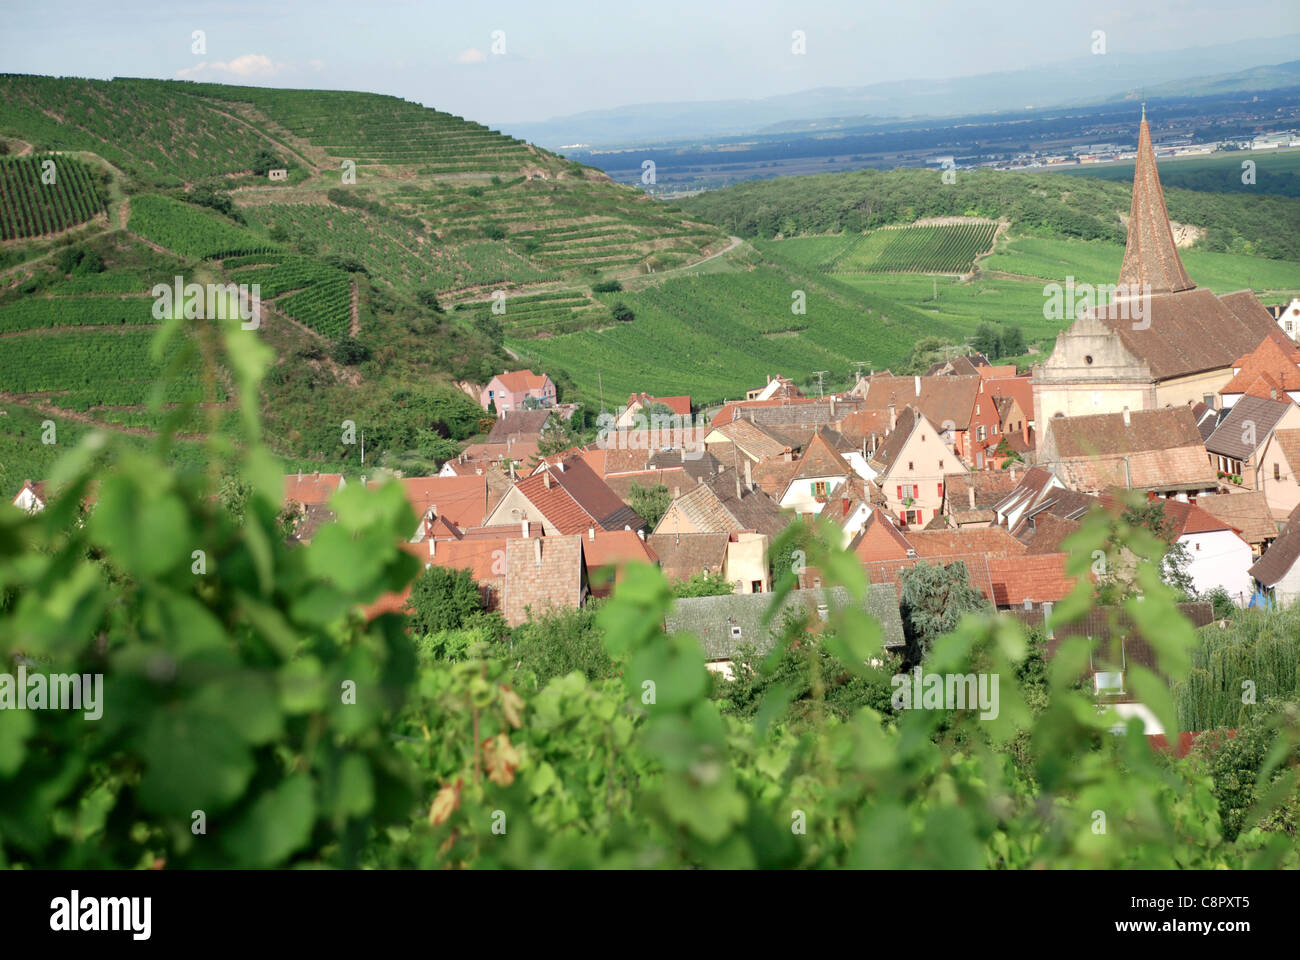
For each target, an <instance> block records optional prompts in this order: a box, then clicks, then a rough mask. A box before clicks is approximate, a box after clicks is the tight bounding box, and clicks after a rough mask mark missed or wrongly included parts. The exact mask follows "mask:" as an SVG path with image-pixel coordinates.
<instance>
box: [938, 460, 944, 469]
mask: <svg viewBox="0 0 1300 960" xmlns="http://www.w3.org/2000/svg"><path fill="white" fill-rule="evenodd" d="M939 469H940V470H942V469H943V461H942V460H940V461H939Z"/></svg>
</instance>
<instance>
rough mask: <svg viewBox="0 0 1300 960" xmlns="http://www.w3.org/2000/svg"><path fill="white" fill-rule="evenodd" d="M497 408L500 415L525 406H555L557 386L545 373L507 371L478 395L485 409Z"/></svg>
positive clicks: (498, 375)
mask: <svg viewBox="0 0 1300 960" xmlns="http://www.w3.org/2000/svg"><path fill="white" fill-rule="evenodd" d="M492 404H495V405H496V412H497V416H501V414H503V413H505V412H506V411H508V410H521V409H524V408H525V407H553V406H555V384H554V383H553V382H552V381H551V378H550V377H548V376H547V375H546V374H544V373H542V374H537V373H533V371H531V370H506V371H503V372H501V373H499V374H497V375H496V376H495V377H493V378H492V379H491V380H489V381H488V384H487V386H485V387H484V388H483V392H482V393H481V394H479V406H481V407H482V408H483V409H484V410H487V409H489V408H490V407H491V405H492Z"/></svg>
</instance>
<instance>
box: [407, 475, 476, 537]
mask: <svg viewBox="0 0 1300 960" xmlns="http://www.w3.org/2000/svg"><path fill="white" fill-rule="evenodd" d="M397 482H398V483H400V484H401V485H402V492H403V493H404V494H405V495H406V502H407V503H409V504H410V505H411V510H412V512H414V513H415V516H416V519H417V520H418V521H420V523H419V525H417V528H416V530H415V532H414V533H413V534H412V536H411V540H412V541H415V542H418V541H419V540H421V539H423V538H424V532H423V531H424V529H425V528H424V524H425V522H426V521H430V522H431V521H433V520H435V519H438V518H442V519H445V520H446V521H448V522H450V523H452V524H455V526H456V527H458V528H460V529H464V528H466V527H477V526H480V525H481V524H482V523H483V521H484V518H485V517H486V516H487V512H488V509H489V507H490V506H491V505H490V504H489V502H488V492H489V491H488V484H487V478H486V477H484V476H481V475H474V476H466V477H442V476H438V477H402V478H400V479H399V480H398V481H397Z"/></svg>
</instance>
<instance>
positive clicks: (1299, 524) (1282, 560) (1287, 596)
mask: <svg viewBox="0 0 1300 960" xmlns="http://www.w3.org/2000/svg"><path fill="white" fill-rule="evenodd" d="M1250 575H1251V577H1253V578H1254V579H1255V581H1256V582H1257V583H1258V584H1259V585H1260V586H1262V587H1264V588H1265V589H1267V590H1268V591H1269V592H1271V593H1272V595H1273V599H1274V601H1275V602H1277V603H1278V604H1279V605H1281V606H1287V605H1289V604H1291V603H1293V602H1294V601H1295V599H1296V598H1297V597H1300V520H1297V519H1296V514H1295V513H1292V514H1291V518H1290V522H1289V523H1288V524H1287V526H1286V529H1285V530H1283V531H1282V535H1281V536H1280V537H1278V538H1277V539H1276V540H1274V541H1273V543H1272V545H1271V546H1270V547H1269V548H1268V549H1267V550H1265V551H1264V555H1263V556H1262V557H1260V558H1259V561H1258V562H1257V563H1256V564H1255V565H1254V566H1253V567H1251V568H1250Z"/></svg>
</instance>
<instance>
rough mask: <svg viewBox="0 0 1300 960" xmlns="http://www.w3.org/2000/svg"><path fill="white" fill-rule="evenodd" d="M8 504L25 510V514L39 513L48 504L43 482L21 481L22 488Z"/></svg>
mask: <svg viewBox="0 0 1300 960" xmlns="http://www.w3.org/2000/svg"><path fill="white" fill-rule="evenodd" d="M10 502H11V503H13V505H14V506H15V507H17V508H18V509H19V510H25V511H26V512H27V513H40V512H41V511H42V510H44V509H45V506H46V504H47V503H48V502H49V496H48V494H47V493H46V490H45V481H44V480H37V481H36V482H35V483H33V482H32V481H30V480H25V481H23V488H22V489H21V490H19V491H18V493H17V495H16V496H15V497H14V498H13V500H12V501H10Z"/></svg>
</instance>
